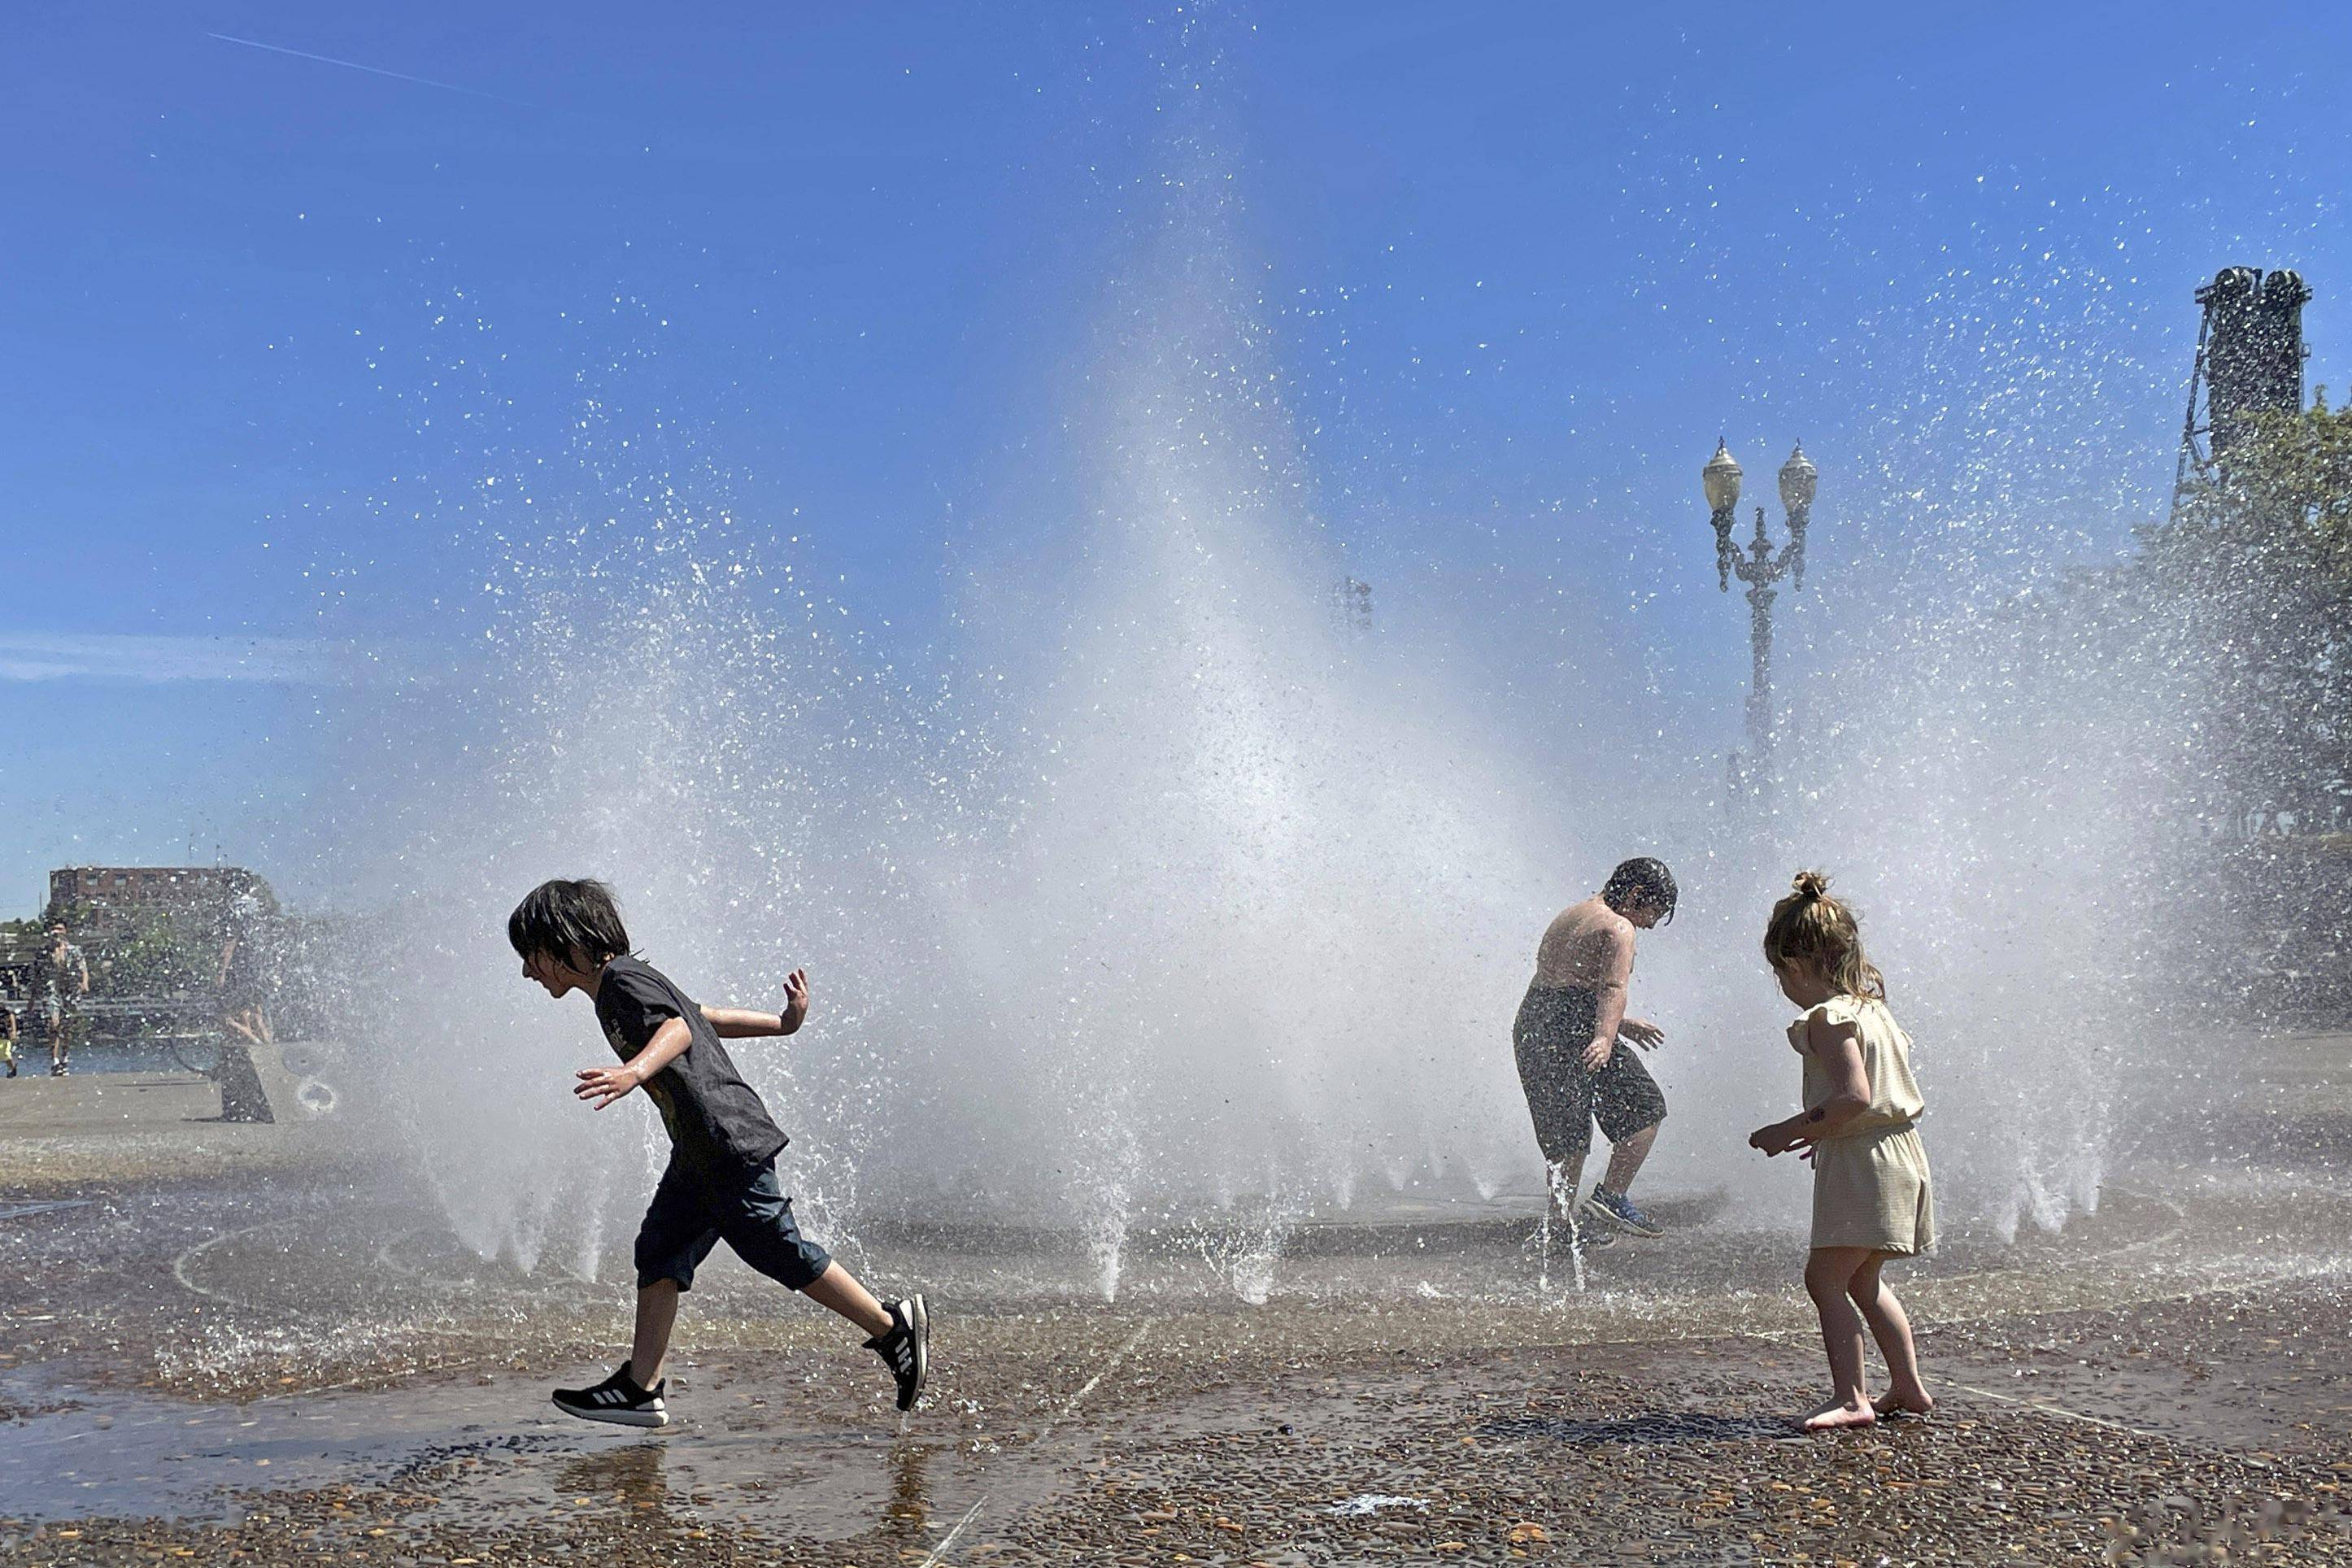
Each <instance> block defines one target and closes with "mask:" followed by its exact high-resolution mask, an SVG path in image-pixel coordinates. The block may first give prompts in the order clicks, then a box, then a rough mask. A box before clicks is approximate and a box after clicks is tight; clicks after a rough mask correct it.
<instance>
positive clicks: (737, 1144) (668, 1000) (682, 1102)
mask: <svg viewBox="0 0 2352 1568" xmlns="http://www.w3.org/2000/svg"><path fill="white" fill-rule="evenodd" d="M671 1018H683V1019H684V1020H686V1027H687V1031H688V1034H690V1035H692V1036H693V1037H694V1038H693V1043H692V1044H691V1045H689V1046H688V1047H687V1048H686V1049H685V1050H683V1051H681V1052H679V1053H678V1054H677V1056H676V1057H674V1058H671V1059H670V1064H669V1066H667V1067H666V1068H662V1070H661V1071H659V1072H657V1073H656V1074H654V1076H653V1077H651V1078H649V1079H646V1082H645V1091H646V1094H648V1095H650V1096H651V1097H652V1098H653V1102H654V1104H656V1106H658V1107H660V1108H661V1118H662V1125H663V1126H665V1127H667V1129H668V1130H669V1141H670V1143H671V1145H672V1146H673V1148H674V1149H675V1151H676V1154H675V1162H676V1163H677V1164H679V1165H682V1166H684V1167H685V1168H686V1169H687V1170H688V1171H689V1172H691V1173H693V1174H695V1175H697V1176H701V1177H704V1178H707V1179H709V1180H712V1181H719V1182H725V1183H730V1184H732V1183H736V1182H740V1181H742V1180H743V1179H744V1178H746V1177H748V1176H750V1175H751V1173H754V1172H755V1171H757V1170H759V1168H760V1167H761V1166H762V1165H765V1164H766V1163H768V1162H769V1161H771V1160H772V1159H774V1158H775V1157H776V1153H777V1152H778V1151H779V1150H781V1149H782V1148H783V1146H784V1145H785V1144H786V1143H787V1142H790V1140H789V1139H787V1138H786V1137H785V1136H784V1135H783V1132H782V1130H780V1129H779V1128H778V1127H777V1126H776V1124H775V1122H773V1121H771V1120H770V1119H769V1117H768V1108H767V1107H766V1106H764V1105H762V1104H761V1102H760V1096H759V1093H758V1091H757V1090H755V1089H752V1087H751V1085H750V1084H748V1083H745V1082H744V1081H743V1075H742V1074H741V1073H740V1072H738V1071H736V1070H735V1058H732V1057H730V1056H729V1055H728V1054H727V1047H725V1046H724V1045H722V1044H720V1043H719V1036H718V1034H717V1032H716V1031H714V1030H713V1029H712V1028H711V1026H710V1021H709V1019H707V1018H705V1017H704V1016H702V1009H701V1008H699V1007H698V1006H696V1005H694V1004H693V1003H692V1002H689V1001H688V1000H687V997H686V993H685V992H683V991H680V990H679V989H678V988H677V985H676V984H674V983H672V982H671V980H670V978H669V976H667V975H666V974H664V973H662V972H661V971H659V970H658V969H656V968H654V967H653V965H651V964H649V963H645V962H644V961H643V960H641V959H636V958H631V957H627V956H623V957H620V958H616V959H614V960H613V961H612V962H611V963H607V964H605V965H604V978H603V980H601V981H600V982H599V983H598V984H597V986H596V1022H597V1023H598V1024H599V1025H601V1026H603V1027H604V1038H605V1039H606V1040H608V1041H610V1042H611V1043H612V1047H613V1053H614V1055H615V1056H617V1057H619V1058H621V1059H622V1060H623V1061H627V1060H629V1059H630V1058H633V1057H635V1055H636V1054H637V1053H638V1052H639V1051H642V1050H644V1049H645V1048H646V1046H647V1045H649V1044H651V1043H652V1040H653V1037H654V1035H655V1032H656V1031H657V1030H658V1029H660V1027H661V1026H662V1025H663V1024H664V1023H665V1022H666V1021H667V1020H669V1019H671Z"/></svg>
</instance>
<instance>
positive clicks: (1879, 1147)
mask: <svg viewBox="0 0 2352 1568" xmlns="http://www.w3.org/2000/svg"><path fill="white" fill-rule="evenodd" d="M1764 960H1765V962H1766V963H1769V964H1770V965H1771V966H1772V973H1773V974H1774V976H1775V977H1777V978H1778V979H1779V980H1780V994H1782V995H1784V996H1786V997H1788V999H1789V1000H1790V1001H1791V1002H1793V1003H1795V1004H1796V1005H1798V1006H1800V1007H1801V1008H1803V1009H1804V1010H1805V1016H1803V1017H1801V1018H1800V1019H1798V1020H1797V1021H1796V1022H1795V1023H1793V1024H1791V1025H1790V1026H1789V1044H1790V1045H1791V1046H1793V1047H1796V1049H1797V1052H1798V1054H1799V1055H1800V1056H1802V1057H1803V1058H1805V1088H1804V1096H1805V1100H1804V1103H1805V1109H1804V1110H1801V1111H1799V1112H1798V1113H1797V1114H1796V1115H1794V1116H1791V1117H1790V1118H1789V1119H1788V1120H1787V1121H1775V1122H1773V1123H1772V1124H1771V1125H1769V1127H1759V1128H1758V1129H1757V1130H1756V1131H1754V1132H1752V1133H1750V1134H1749V1135H1748V1143H1749V1145H1750V1146H1751V1147H1753V1148H1757V1149H1760V1150H1762V1151H1763V1152H1765V1153H1766V1154H1768V1155H1771V1154H1780V1153H1785V1152H1788V1151H1789V1150H1790V1149H1803V1150H1806V1151H1808V1152H1807V1154H1806V1156H1805V1157H1806V1158H1807V1159H1809V1160H1811V1162H1812V1163H1813V1238H1812V1255H1811V1257H1810V1258H1807V1259H1806V1262H1805V1290H1806V1293H1807V1294H1808V1295H1810V1296H1811V1297H1812V1299H1813V1309H1814V1310H1816V1311H1818V1312H1819V1313H1820V1314H1821V1319H1822V1345H1823V1347H1824V1348H1825V1349H1826V1350H1827V1351H1828V1352H1829V1358H1830V1384H1831V1386H1832V1391H1833V1392H1832V1395H1831V1398H1830V1402H1829V1403H1828V1404H1826V1405H1822V1406H1821V1407H1820V1408H1819V1409H1817V1410H1815V1411H1813V1412H1812V1413H1811V1415H1807V1416H1806V1417H1805V1418H1804V1421H1803V1426H1804V1429H1805V1430H1806V1431H1808V1432H1821V1431H1826V1430H1828V1429H1830V1428H1832V1427H1837V1426H1869V1425H1870V1424H1871V1423H1872V1422H1874V1421H1875V1420H1877V1419H1878V1418H1879V1417H1880V1416H1882V1415H1896V1414H1904V1415H1927V1412H1928V1411H1930V1410H1933V1409H1934V1408H1935V1407H1936V1402H1935V1400H1934V1399H1932V1398H1931V1397H1929V1396H1928V1394H1927V1384H1924V1383H1921V1382H1920V1381H1919V1355H1918V1352H1917V1351H1916V1350H1915V1349H1914V1348H1913V1346H1912V1343H1911V1320H1910V1319H1909V1318H1908V1317H1906V1315H1905V1314H1904V1311H1903V1303H1902V1302H1900V1301H1898V1300H1895V1292H1894V1291H1892V1290H1890V1289H1887V1288H1886V1285H1885V1281H1883V1280H1881V1279H1879V1277H1878V1271H1879V1268H1881V1267H1882V1266H1883V1265H1885V1262H1886V1260H1887V1259H1888V1258H1916V1257H1918V1256H1919V1255H1920V1254H1921V1253H1923V1252H1925V1251H1927V1249H1928V1248H1929V1247H1933V1246H1934V1245H1935V1241H1936V1198H1935V1190H1934V1186H1933V1184H1932V1182H1931V1181H1930V1179H1929V1177H1928V1173H1927V1150H1926V1149H1925V1148H1924V1147H1923V1146H1922V1145H1921V1144H1920V1142H1919V1131H1918V1127H1917V1122H1918V1120H1919V1115H1920V1112H1921V1111H1923V1110H1926V1109H1927V1102H1926V1101H1925V1100H1922V1099H1921V1098H1920V1095H1919V1085H1918V1081H1917V1080H1916V1079H1914V1078H1913V1077H1912V1076H1911V1037H1909V1036H1908V1035H1906V1034H1905V1033H1904V1032H1903V1026H1902V1025H1900V1024H1897V1023H1896V1022H1895V1015H1894V1014H1892V1013H1890V1012H1888V1011H1887V1010H1886V982H1885V980H1884V979H1883V978H1881V977H1880V975H1879V973H1878V966H1877V965H1875V964H1874V963H1871V962H1870V960H1869V959H1868V958H1866V957H1864V955H1863V951H1862V929H1861V927H1859V926H1858V925H1856V924H1855V923H1854V918H1853V910H1850V909H1848V908H1846V906H1845V905H1844V904H1843V903H1842V902H1840V901H1839V900H1836V899H1833V898H1832V897H1830V879H1828V878H1827V877H1824V876H1822V874H1821V873H1820V872H1819V871H1800V872H1798V873H1797V878H1796V886H1795V889H1794V890H1793V891H1791V892H1790V894H1789V896H1788V897H1787V898H1785V899H1782V900H1780V902H1779V903H1777V904H1775V905H1773V906H1772V920H1771V923H1770V924H1769V926H1767V927H1766V928H1765V931H1764ZM1865 1323H1866V1324H1868V1325H1869V1327H1870V1332H1871V1334H1872V1336H1873V1337H1874V1338H1875V1339H1876V1340H1877V1341H1878V1353H1879V1354H1880V1355H1882V1356H1884V1357H1885V1358H1886V1383H1887V1388H1886V1394H1885V1396H1884V1397H1882V1398H1881V1399H1880V1400H1879V1401H1878V1402H1877V1404H1875V1405H1873V1404H1872V1403H1871V1401H1870V1396H1869V1394H1867V1393H1866V1392H1865V1391H1864V1387H1863V1364H1862V1331H1863V1326H1864V1324H1865Z"/></svg>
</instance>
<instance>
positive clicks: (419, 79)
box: [205, 33, 532, 109]
mask: <svg viewBox="0 0 2352 1568" xmlns="http://www.w3.org/2000/svg"><path fill="white" fill-rule="evenodd" d="M205 37H207V38H218V39H219V40H220V41H221V42H222V43H224V44H237V45H241V46H242V47H246V48H248V49H266V50H268V52H269V53H271V54H273V55H291V56H293V57H294V58H296V59H298V60H316V61H318V62H319V63H320V65H322V66H341V67H342V68H344V69H345V70H354V71H365V72H367V73H368V75H370V76H384V77H390V78H391V79H393V80H394V81H406V82H414V83H415V84H416V85H417V86H418V87H437V88H439V89H441V90H442V91H443V92H462V93H464V94H465V95H466V96H467V98H487V99H488V100H490V101H491V102H492V103H507V104H512V105H513V106H514V107H515V108H517V109H529V108H530V107H532V106H531V105H530V104H528V103H525V102H523V101H522V100H520V99H513V98H500V97H499V95H498V94H497V93H495V92H484V91H482V90H481V89H479V88H472V87H459V86H458V85H457V83H456V82H454V81H435V80H434V79H432V78H431V77H425V76H410V75H408V74H407V73H406V72H404V71H388V70H386V69H384V68H383V67H382V66H363V65H362V64H360V62H359V61H357V60H339V59H337V58H334V56H332V55H314V54H310V53H308V52H307V51H305V50H302V49H289V48H287V47H284V46H283V45H280V44H265V43H263V42H261V41H260V40H259V39H257V38H233V37H229V35H228V34H226V33H206V34H205Z"/></svg>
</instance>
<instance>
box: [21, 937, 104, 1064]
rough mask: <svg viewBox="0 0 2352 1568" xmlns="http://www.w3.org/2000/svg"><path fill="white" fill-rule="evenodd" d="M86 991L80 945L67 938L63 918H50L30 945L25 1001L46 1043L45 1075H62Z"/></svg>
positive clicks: (86, 970) (86, 969) (86, 973)
mask: <svg viewBox="0 0 2352 1568" xmlns="http://www.w3.org/2000/svg"><path fill="white" fill-rule="evenodd" d="M87 995H89V963H86V962H84V960H83V958H82V955H81V949H80V948H79V947H76V946H75V945H74V944H73V943H72V942H69V941H68V940H67V936H66V922H65V921H63V920H59V919H54V918H53V919H52V920H50V921H49V923H48V929H47V932H46V933H45V934H44V936H43V939H42V941H41V942H40V943H39V945H37V946H36V947H35V948H34V949H33V984H32V990H31V994H30V995H29V997H28V1001H29V1003H30V1005H31V1007H32V1012H33V1022H34V1023H35V1024H36V1025H37V1026H39V1029H40V1034H41V1037H42V1038H43V1039H44V1040H46V1041H47V1044H48V1047H49V1076H50V1077H51V1078H63V1077H65V1076H66V1072H67V1070H68V1057H70V1055H71V1054H72V1047H73V1026H74V1023H75V1021H76V1014H77V1013H78V1012H79V1004H80V1002H81V999H82V998H83V997H85V996H87Z"/></svg>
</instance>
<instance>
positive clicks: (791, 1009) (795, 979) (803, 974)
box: [783, 969, 809, 1035]
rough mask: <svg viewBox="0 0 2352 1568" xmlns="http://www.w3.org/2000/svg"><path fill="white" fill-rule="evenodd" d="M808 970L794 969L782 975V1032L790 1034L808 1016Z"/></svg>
mask: <svg viewBox="0 0 2352 1568" xmlns="http://www.w3.org/2000/svg"><path fill="white" fill-rule="evenodd" d="M808 1010H809V979H808V971H807V970H805V969H795V970H793V972H792V973H790V974H787V975H785V976H784V1014H783V1018H784V1033H786V1034H787V1035H789V1034H791V1033H792V1032H793V1030H794V1029H797V1028H799V1027H800V1026H801V1024H802V1023H803V1020H805V1019H806V1018H807V1017H808Z"/></svg>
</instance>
